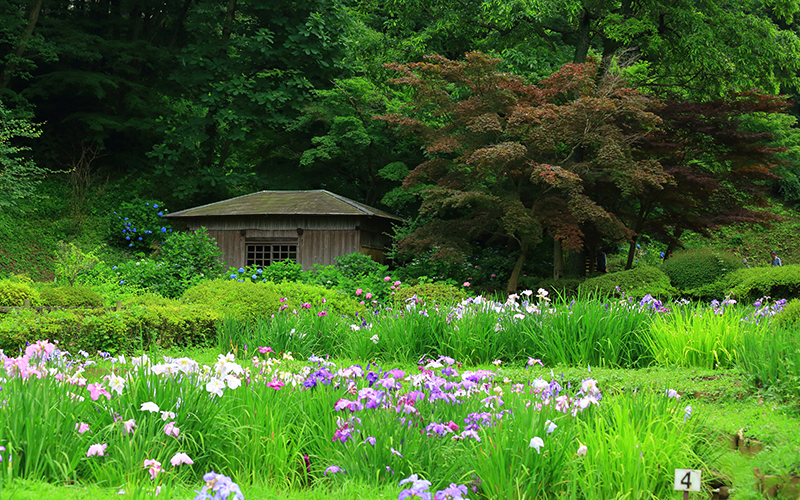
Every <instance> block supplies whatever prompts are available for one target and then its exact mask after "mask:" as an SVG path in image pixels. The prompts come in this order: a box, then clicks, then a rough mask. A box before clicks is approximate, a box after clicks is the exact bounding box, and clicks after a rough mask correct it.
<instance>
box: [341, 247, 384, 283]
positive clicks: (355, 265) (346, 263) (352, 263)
mask: <svg viewBox="0 0 800 500" xmlns="http://www.w3.org/2000/svg"><path fill="white" fill-rule="evenodd" d="M333 260H334V262H335V263H336V264H335V267H336V269H338V270H339V271H340V272H341V273H342V276H344V277H345V278H350V279H353V280H355V279H358V278H360V277H362V276H372V277H375V278H383V277H384V276H385V275H386V271H387V270H388V269H389V267H388V266H384V265H383V264H380V263H378V262H375V261H374V260H372V258H371V257H370V256H369V255H364V254H361V253H358V252H354V253H349V254H347V255H340V256H338V257H336V258H335V259H333Z"/></svg>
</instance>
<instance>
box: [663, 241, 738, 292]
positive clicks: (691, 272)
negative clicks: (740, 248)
mask: <svg viewBox="0 0 800 500" xmlns="http://www.w3.org/2000/svg"><path fill="white" fill-rule="evenodd" d="M744 267H745V266H744V263H743V262H742V260H741V258H740V257H737V256H736V255H734V254H733V253H731V252H717V251H714V250H711V249H710V248H696V249H691V250H686V251H683V252H679V253H676V254H675V255H674V256H673V257H671V258H669V259H667V260H666V261H664V264H662V265H661V270H662V271H664V273H665V274H666V275H667V276H669V280H670V282H671V283H672V285H673V286H675V287H677V288H679V289H681V290H692V289H695V288H701V287H703V286H705V285H709V284H711V283H714V282H716V281H718V280H719V279H720V278H721V277H723V276H725V275H727V274H728V273H731V272H733V271H735V270H737V269H743V268H744Z"/></svg>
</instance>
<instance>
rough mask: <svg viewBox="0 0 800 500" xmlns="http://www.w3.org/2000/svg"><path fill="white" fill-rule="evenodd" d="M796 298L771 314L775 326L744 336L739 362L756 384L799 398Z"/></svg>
mask: <svg viewBox="0 0 800 500" xmlns="http://www.w3.org/2000/svg"><path fill="white" fill-rule="evenodd" d="M798 320H800V301H798V300H796V299H795V300H793V301H792V302H790V303H789V304H787V305H786V307H785V308H784V310H783V312H781V313H779V314H778V315H777V316H775V318H774V320H773V321H775V322H777V324H778V325H779V327H778V328H772V329H769V330H765V331H761V332H758V334H755V335H752V334H751V335H745V336H744V342H743V345H742V357H741V359H740V360H739V364H740V365H741V367H742V368H743V369H744V371H745V372H746V373H747V374H748V375H750V377H751V379H752V381H753V383H754V384H755V385H756V386H757V387H763V388H765V389H770V390H774V391H778V392H781V393H783V395H784V396H786V397H788V398H790V399H793V400H796V398H798V397H800V338H798V335H797V325H798V323H797V322H798Z"/></svg>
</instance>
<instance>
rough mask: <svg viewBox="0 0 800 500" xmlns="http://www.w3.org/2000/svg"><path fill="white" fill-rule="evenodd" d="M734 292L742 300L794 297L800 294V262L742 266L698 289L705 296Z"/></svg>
mask: <svg viewBox="0 0 800 500" xmlns="http://www.w3.org/2000/svg"><path fill="white" fill-rule="evenodd" d="M730 294H732V295H733V297H735V298H736V299H737V300H740V301H754V300H757V299H760V298H761V297H772V298H773V299H791V298H795V297H798V296H800V264H795V265H790V266H783V267H753V268H750V269H738V270H736V271H734V272H732V273H730V274H727V275H726V276H725V277H723V278H722V279H720V280H719V281H717V282H716V283H713V284H711V285H707V286H705V287H703V288H702V289H699V290H696V291H694V295H695V296H702V298H720V297H724V296H726V295H730Z"/></svg>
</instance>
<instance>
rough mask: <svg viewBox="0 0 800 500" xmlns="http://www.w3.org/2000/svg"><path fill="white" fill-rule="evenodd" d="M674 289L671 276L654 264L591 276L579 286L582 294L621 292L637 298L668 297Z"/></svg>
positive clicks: (618, 293) (612, 293)
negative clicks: (648, 295) (670, 279)
mask: <svg viewBox="0 0 800 500" xmlns="http://www.w3.org/2000/svg"><path fill="white" fill-rule="evenodd" d="M618 288H619V291H618ZM674 291H675V289H674V288H673V287H672V286H671V285H670V281H669V276H667V275H666V274H664V273H663V272H661V270H660V269H659V268H657V267H653V266H643V267H637V268H634V269H630V270H628V271H620V272H617V273H609V274H604V275H602V276H597V277H595V278H589V279H588V280H586V281H584V282H583V283H582V284H581V285H580V286H579V287H578V292H579V293H581V294H598V295H620V292H621V293H624V294H626V295H628V296H632V297H635V298H637V299H638V298H641V297H644V296H645V295H647V294H650V295H652V296H653V297H659V298H664V299H666V298H668V297H669V296H670V295H672V293H674Z"/></svg>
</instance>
